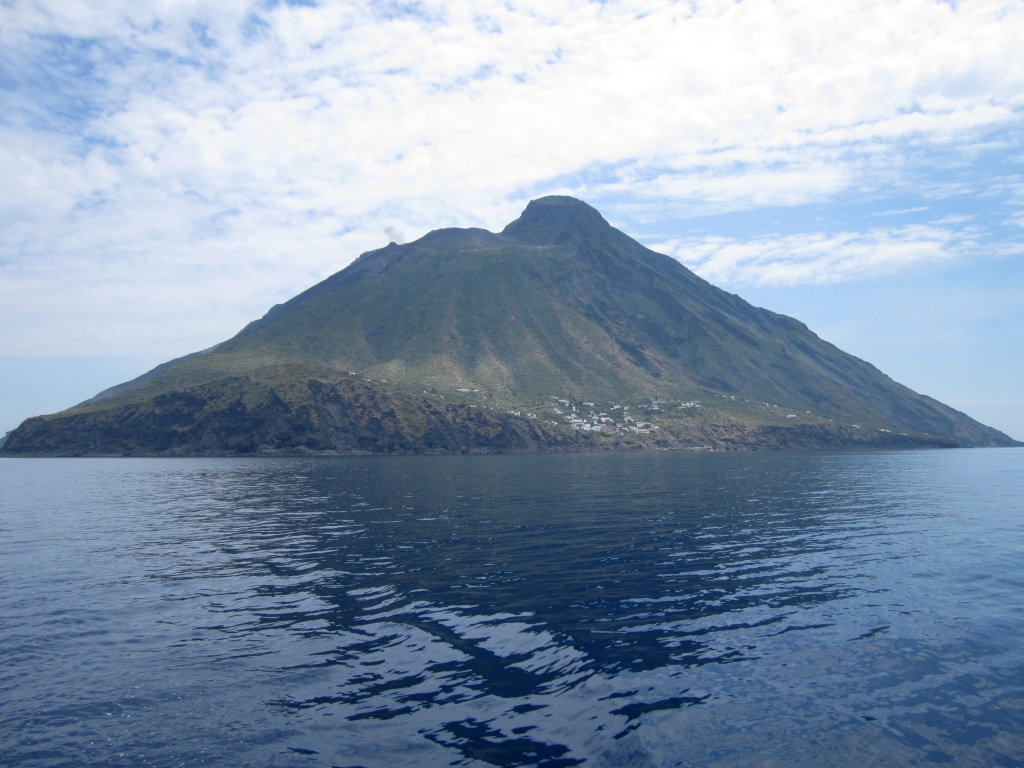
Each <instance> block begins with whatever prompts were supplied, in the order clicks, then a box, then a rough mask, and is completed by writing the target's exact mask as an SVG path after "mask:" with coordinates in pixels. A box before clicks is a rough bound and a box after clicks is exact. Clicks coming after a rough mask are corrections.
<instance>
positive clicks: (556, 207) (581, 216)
mask: <svg viewBox="0 0 1024 768" xmlns="http://www.w3.org/2000/svg"><path fill="white" fill-rule="evenodd" d="M595 229H597V230H606V229H611V225H609V224H608V222H607V221H605V220H604V217H603V216H601V214H600V213H598V212H597V209H596V208H592V207H591V206H589V205H587V204H586V203H584V202H583V201H582V200H577V199H576V198H575V197H568V196H565V195H548V196H547V197H541V198H538V199H536V200H531V201H530V203H529V204H528V205H527V206H526V209H525V210H524V211H523V212H522V214H520V216H519V218H518V219H516V220H515V221H513V222H512V223H511V224H509V225H508V226H507V227H505V229H503V230H502V232H501V234H503V235H505V236H508V237H513V238H515V239H516V240H517V241H520V242H526V243H537V242H544V243H554V242H559V241H561V240H563V239H565V238H566V237H569V236H571V235H573V234H580V233H582V232H585V231H587V230H595Z"/></svg>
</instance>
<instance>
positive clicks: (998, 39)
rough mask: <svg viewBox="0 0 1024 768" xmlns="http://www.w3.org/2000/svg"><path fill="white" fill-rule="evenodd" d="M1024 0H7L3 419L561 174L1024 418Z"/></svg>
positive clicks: (901, 358)
mask: <svg viewBox="0 0 1024 768" xmlns="http://www.w3.org/2000/svg"><path fill="white" fill-rule="evenodd" d="M1021 40H1024V3H1021V2H1020V0H956V1H955V2H954V1H944V2H939V1H937V0H829V2H820V0H686V1H683V2H668V1H667V0H621V1H618V2H617V1H616V0H606V1H605V2H598V1H596V0H590V1H588V0H503V1H500V2H499V1H497V0H448V1H446V2H441V1H439V0H423V1H422V2H389V1H384V2H361V1H359V0H352V1H350V2H328V1H326V0H324V1H323V2H320V1H319V0H302V1H301V2H299V1H298V0H290V1H274V0H260V1H259V2H252V1H250V0H219V2H217V3H206V2H199V1H198V0H89V1H87V0H59V1H58V0H41V1H40V0H35V1H33V0H0V434H2V433H3V432H5V431H7V430H9V429H13V428H14V427H15V426H17V425H18V424H19V423H20V422H21V421H22V420H23V419H25V418H27V417H29V416H34V415H39V414H42V413H50V412H54V411H57V410H61V409H63V408H66V407H69V406H71V405H73V404H75V403H78V402H80V401H82V400H84V399H87V398H88V397H90V396H92V395H94V394H96V393H97V392H99V391H100V390H102V389H105V388H107V387H109V386H112V385H114V384H117V383H120V382H122V381H125V380H127V379H130V378H133V377H135V376H137V375H139V374H141V373H143V372H145V371H146V370H148V369H150V368H152V367H153V366H155V365H157V364H159V363H161V362H164V361H166V360H168V359H171V358H174V357H177V356H180V355H183V354H187V353H189V352H194V351H197V350H200V349H205V348H207V347H210V346H212V345H214V344H216V343H218V342H220V341H223V340H225V339H227V338H230V337H231V336H233V335H234V334H235V333H237V332H238V331H239V330H240V329H241V328H242V327H243V326H244V325H245V324H246V323H248V322H249V321H250V320H253V319H255V318H257V317H260V316H262V315H263V314H264V313H265V312H266V311H267V309H269V308H270V307H271V306H272V305H274V304H276V303H280V302H282V301H285V300H287V299H289V298H291V297H292V296H294V295H295V294H296V293H298V292H300V291H302V290H304V289H305V288H307V287H309V286H311V285H313V284H314V283H316V282H318V281H319V280H322V279H323V278H325V277H327V276H329V275H331V274H333V273H335V272H337V271H338V270H340V269H342V268H344V267H345V266H346V265H347V264H349V263H350V262H351V261H352V260H353V259H355V258H356V257H357V256H358V255H359V254H360V253H362V252H364V251H367V250H371V249H374V248H379V247H382V246H384V245H386V244H387V243H388V242H389V241H397V242H403V241H405V242H408V241H411V240H414V239H416V238H418V237H421V236H422V235H423V234H425V233H426V232H428V231H430V230H433V229H439V228H443V227H483V228H486V229H489V230H491V231H498V230H500V229H502V228H503V227H504V226H505V225H506V224H507V223H508V222H510V221H512V220H514V219H515V218H516V217H517V216H518V215H519V213H520V212H521V211H522V209H523V208H524V207H525V205H526V203H527V202H528V201H529V200H531V199H535V198H537V197H541V196H544V195H548V194H566V195H572V196H574V197H578V198H580V199H582V200H585V201H586V202H588V203H590V204H591V205H593V206H594V207H596V208H597V209H598V210H600V211H601V213H602V214H603V215H604V217H605V218H606V219H607V220H608V221H609V222H610V223H611V224H612V225H613V226H615V227H617V228H619V229H621V230H622V231H624V232H626V233H627V234H629V235H630V236H632V237H634V238H635V239H637V240H639V241H640V242H642V243H643V244H645V245H647V246H648V247H650V248H653V249H654V250H656V251H659V252H661V253H665V254H668V255H670V256H672V257H674V258H676V259H678V260H679V261H680V262H682V263H683V264H684V265H686V266H687V267H689V268H690V269H692V270H693V271H695V272H696V273H697V274H699V275H701V276H702V277H704V278H706V279H707V280H709V281H711V282H712V283H714V284H715V285H718V286H719V287H721V288H724V289H725V290H727V291H730V292H732V293H737V294H739V295H740V296H742V297H743V298H745V299H746V300H748V301H750V302H751V303H753V304H756V305H758V306H763V307H766V308H768V309H771V310H773V311H775V312H780V313H782V314H786V315H791V316H793V317H796V318H798V319H800V320H801V321H803V322H804V323H806V324H807V325H808V326H809V327H810V328H811V329H812V330H813V331H814V332H815V333H817V334H818V335H819V336H821V337H822V338H824V339H826V340H828V341H830V342H832V343H833V344H835V345H837V346H838V347H840V348H841V349H843V350H845V351H847V352H850V353H852V354H854V355H856V356H858V357H860V358H863V359H865V360H867V361H869V362H871V363H872V364H874V365H875V366H877V367H878V368H879V369H881V370H882V371H883V372H885V373H886V374H888V375H889V376H891V377H892V378H894V379H895V380H897V381H899V382H901V383H903V384H905V385H907V386H909V387H910V388H911V389H913V390H915V391H917V392H920V393H922V394H927V395H930V396H932V397H935V398H936V399H938V400H941V401H942V402H945V403H947V404H949V405H952V406H953V407H955V408H958V409H960V410H962V411H964V412H966V413H968V414H969V415H971V416H973V417H974V418H976V419H978V420H979V421H982V422H983V423H985V424H988V425H990V426H994V427H996V428H998V429H1001V430H1002V431H1004V432H1006V433H1007V434H1009V435H1010V436H1011V437H1014V438H1016V439H1018V440H1024V385H1022V382H1024V46H1022V45H1021V42H1020V41H1021Z"/></svg>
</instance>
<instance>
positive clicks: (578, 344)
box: [2, 197, 1016, 456]
mask: <svg viewBox="0 0 1024 768" xmlns="http://www.w3.org/2000/svg"><path fill="white" fill-rule="evenodd" d="M1015 444H1016V443H1015V442H1014V441H1013V440H1011V439H1010V438H1009V437H1007V436H1006V435H1004V434H1002V433H1001V432H999V431H997V430H995V429H992V428H990V427H986V426H984V425H982V424H979V423H978V422H976V421H974V420H973V419H970V418H969V417H967V416H965V415H964V414H962V413H960V412H958V411H955V410H953V409H952V408H949V407H948V406H945V405H943V404H942V403H939V402H937V401H935V400H933V399H931V398H928V397H925V396H922V395H919V394H917V393H915V392H912V391H911V390H909V389H908V388H906V387H904V386H902V385H900V384H898V383H896V382H894V381H892V380H891V379H890V378H888V377H887V376H885V375H884V374H882V373H881V372H880V371H878V370H877V369H876V368H874V367H873V366H872V365H870V364H868V363H866V362H864V361H863V360H860V359H858V358H856V357H853V356H851V355H849V354H846V353H845V352H842V351H841V350H839V349H837V348H836V347H834V346H833V345H831V344H829V343H827V342H825V341H823V340H821V339H820V338H818V337H817V336H816V335H815V334H814V333H812V332H811V331H810V330H809V329H808V328H807V327H806V326H805V325H803V324H802V323H800V322H798V321H797V320H794V319H792V318H789V317H785V316H783V315H778V314H775V313H773V312H770V311H768V310H765V309H759V308H757V307H754V306H752V305H750V304H748V303H747V302H745V301H743V300H742V299H740V298H739V297H738V296H735V295H732V294H729V293H726V292H725V291H722V290H720V289H718V288H716V287H714V286H712V285H710V284H709V283H707V282H706V281H705V280H702V279H701V278H699V277H697V276H696V275H694V274H693V273H692V272H690V271H689V270H688V269H686V268H685V267H683V266H682V265H681V264H680V263H679V262H677V261H675V260H674V259H672V258H669V257H668V256H664V255H661V254H658V253H655V252H653V251H650V250H648V249H647V248H644V247H643V246H642V245H640V244H639V243H638V242H636V241H635V240H632V239H631V238H629V237H628V236H626V235H625V234H623V233H622V232H620V231H618V230H616V229H614V228H613V227H611V226H610V225H609V224H608V223H607V222H606V221H605V220H604V219H603V218H602V217H601V215H600V214H599V213H598V212H597V211H596V210H595V209H594V208H592V207H590V206H589V205H587V204H586V203H583V202H581V201H579V200H576V199H573V198H569V197H545V198H542V199H539V200H534V201H533V202H531V203H530V204H529V205H528V206H527V208H526V210H525V211H523V213H522V215H521V216H520V217H519V218H518V219H517V220H516V221H514V222H512V223H511V224H509V225H508V226H507V227H505V229H504V230H502V231H501V232H500V233H498V234H495V233H492V232H488V231H486V230H482V229H441V230H436V231H434V232H431V233H429V234H427V235H425V236H424V237H422V238H420V239H419V240H417V241H415V242H413V243H409V244H406V245H396V244H394V243H392V244H390V245H388V246H387V247H385V248H381V249H379V250H376V251H370V252H368V253H364V254H363V255H362V256H360V257H359V258H358V259H357V260H356V261H355V262H353V263H352V264H351V265H349V266H348V267H347V268H346V269H343V270H342V271H341V272H338V273H337V274H335V275H333V276H332V277H329V278H328V279H326V280H324V281H323V282H321V283H319V284H317V285H315V286H313V287H312V288H310V289H309V290H307V291H305V292H304V293H301V294H299V295H298V296H296V297H295V298H293V299H291V300H290V301H288V302H287V303H285V304H280V305H278V306H275V307H273V308H272V309H271V310H270V311H269V312H267V314H266V315H265V316H264V317H263V318H261V319H259V320H256V321H254V322H252V323H250V324H249V325H248V326H247V327H246V328H244V329H243V330H242V331H241V332H240V333H239V334H238V335H236V336H235V337H234V338H232V339H229V340H227V341H225V342H223V343H221V344H218V345H217V346H215V347H213V348H211V349H208V350H205V351H202V352H196V353H194V354H192V355H188V356H186V357H183V358H180V359H177V360H172V361H170V362H168V363H164V364H163V365H160V366H158V367H157V368H155V369H153V370H152V371H150V372H149V373H147V374H145V375H143V376H141V377H139V378H138V379H135V380H133V381H130V382H127V383H125V384H121V385H119V386H117V387H113V388H112V389H109V390H107V391H105V392H102V393H100V394H99V395H97V396H96V397H94V398H93V399H92V400H89V401H87V402H85V403H82V404H80V405H78V406H75V407H74V408H71V409H69V410H66V411H63V412H61V413H57V414H53V415H50V416H40V417H36V418H32V419H28V420H26V421H25V422H24V423H23V424H22V425H21V426H20V427H18V429H16V430H15V431H14V432H12V433H11V434H10V436H9V438H8V440H7V442H6V444H5V445H4V447H3V449H2V452H3V454H4V455H9V456H13V455H37V456H38V455H45V456H94V455H95V456H186V455H249V454H315V453H327V454H339V453H340V454H344V453H460V452H526V451H585V450H642V449H658V448H660V449H708V448H712V449H768V448H890V447H925V446H934V447H944V446H988V445H1015Z"/></svg>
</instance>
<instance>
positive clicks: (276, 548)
mask: <svg viewBox="0 0 1024 768" xmlns="http://www.w3.org/2000/svg"><path fill="white" fill-rule="evenodd" d="M0 764H2V765H5V766H18V767H19V768H20V767H21V766H161V767H163V766H200V765H211V766H357V765H358V766H367V767H369V766H383V767H385V768H397V767H398V766H445V765H462V766H488V765H503V766H526V765H541V766H569V765H579V764H586V765H589V766H620V765H622V766H671V765H681V766H787V768H791V767H793V766H827V765H837V766H847V765H850V766H861V765H879V766H889V765H891V766H920V765H931V764H950V765H957V766H970V765H977V766H1000V765H1001V766H1014V765H1024V450H1018V449H1002V450H976V451H933V452H914V453H867V454H799V453H798V454H746V455H739V454H737V455H722V454H711V455H707V454H705V455H693V454H688V455H684V454H652V455H600V456H527V457H507V456H506V457H436V458H429V457H424V458H366V459H363V458H343V459H285V460H228V459H225V460H6V461H0Z"/></svg>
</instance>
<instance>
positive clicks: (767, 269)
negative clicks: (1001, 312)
mask: <svg viewBox="0 0 1024 768" xmlns="http://www.w3.org/2000/svg"><path fill="white" fill-rule="evenodd" d="M970 246H971V243H970V241H967V240H964V239H963V236H962V235H961V234H958V233H956V232H954V231H952V230H948V229H943V228H942V227H938V226H908V227H899V228H893V229H872V230H868V231H865V232H841V233H838V234H829V235H826V234H822V233H812V234H798V235H786V236H781V237H764V238H754V239H750V240H738V239H729V238H724V237H705V238H701V239H692V240H683V239H681V240H674V241H669V242H665V243H660V244H658V245H654V246H652V248H653V249H654V250H657V251H660V252H663V253H667V254H669V255H672V256H674V257H675V258H677V259H679V260H680V261H681V262H683V264H685V265H686V266H688V267H689V268H690V269H692V270H693V271H694V272H696V273H697V274H699V275H700V276H701V277H703V278H705V279H706V280H708V281H710V282H712V283H715V284H718V285H729V286H742V285H805V284H823V283H839V282H844V281H847V280H853V279H859V278H867V277H875V276H878V275H883V274H887V273H893V272H898V271H901V270H903V269H906V268H907V267H909V266H912V265H916V264H924V263H928V262H936V261H945V260H948V259H953V258H956V257H958V256H961V255H963V254H964V253H965V252H966V250H967V249H968V248H969V247H970Z"/></svg>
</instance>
